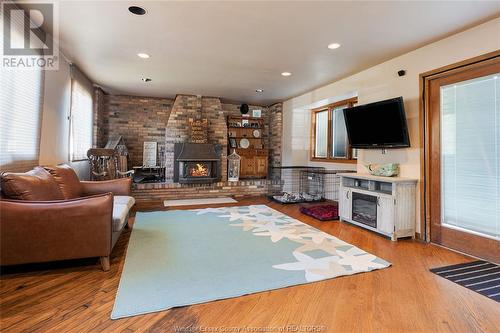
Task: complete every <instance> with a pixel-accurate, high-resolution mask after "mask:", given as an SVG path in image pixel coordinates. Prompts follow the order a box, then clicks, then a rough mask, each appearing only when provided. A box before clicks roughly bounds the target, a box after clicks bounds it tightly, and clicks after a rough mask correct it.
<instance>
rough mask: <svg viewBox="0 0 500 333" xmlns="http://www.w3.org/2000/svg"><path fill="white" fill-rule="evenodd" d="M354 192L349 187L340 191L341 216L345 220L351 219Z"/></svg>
mask: <svg viewBox="0 0 500 333" xmlns="http://www.w3.org/2000/svg"><path fill="white" fill-rule="evenodd" d="M351 202H352V193H351V190H350V189H348V188H342V189H341V191H340V198H339V205H340V218H341V219H343V220H350V219H351V208H352V204H351Z"/></svg>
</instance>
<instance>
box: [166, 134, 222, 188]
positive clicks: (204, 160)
mask: <svg viewBox="0 0 500 333" xmlns="http://www.w3.org/2000/svg"><path fill="white" fill-rule="evenodd" d="M221 152H222V149H221V147H220V145H213V144H205V143H179V144H177V143H176V144H175V147H174V160H175V165H174V181H175V182H179V183H181V184H203V183H215V182H218V181H219V180H220V178H221V176H220V163H221V162H220V157H221Z"/></svg>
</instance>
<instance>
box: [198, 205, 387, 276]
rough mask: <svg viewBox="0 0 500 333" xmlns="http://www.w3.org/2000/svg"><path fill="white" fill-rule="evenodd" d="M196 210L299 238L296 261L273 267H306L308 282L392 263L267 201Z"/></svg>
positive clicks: (248, 228) (255, 230) (256, 230)
mask: <svg viewBox="0 0 500 333" xmlns="http://www.w3.org/2000/svg"><path fill="white" fill-rule="evenodd" d="M196 212H197V215H203V214H207V213H215V214H217V216H218V217H220V218H227V219H229V222H230V224H229V225H230V226H232V227H240V228H242V230H243V231H245V232H252V234H253V235H254V236H258V237H269V239H270V241H271V242H273V243H276V242H279V241H281V240H283V239H288V240H290V241H293V242H296V243H297V248H296V249H295V250H294V251H293V256H294V257H295V259H296V261H294V262H288V263H276V264H275V265H273V268H275V269H281V270H290V271H304V276H305V279H306V281H307V282H313V281H319V280H324V279H330V278H333V277H337V276H340V275H350V274H355V273H359V272H367V271H372V270H375V269H380V268H385V267H388V266H390V265H391V264H390V263H389V262H387V261H385V260H383V259H380V258H378V257H376V256H374V255H373V254H370V253H367V252H365V251H363V250H361V249H359V248H357V247H355V246H354V245H351V244H349V243H346V242H344V241H342V240H340V239H338V238H336V237H334V236H332V235H330V234H327V233H325V232H323V231H320V230H318V229H316V228H314V227H311V226H309V225H307V224H305V223H302V222H300V221H298V220H296V219H293V218H291V217H290V216H287V215H285V214H282V213H280V212H278V211H276V210H274V209H272V208H270V207H268V206H265V205H253V206H245V207H241V206H238V207H222V208H205V209H198V210H196ZM310 253H314V254H315V256H312V255H311V254H310ZM318 253H319V255H318Z"/></svg>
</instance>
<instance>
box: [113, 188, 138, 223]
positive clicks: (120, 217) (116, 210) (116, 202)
mask: <svg viewBox="0 0 500 333" xmlns="http://www.w3.org/2000/svg"><path fill="white" fill-rule="evenodd" d="M134 204H135V199H134V198H133V197H129V196H125V195H117V196H114V197H113V232H117V231H120V230H122V229H123V227H124V226H125V223H126V222H127V215H128V212H129V211H130V208H132V206H133V205H134Z"/></svg>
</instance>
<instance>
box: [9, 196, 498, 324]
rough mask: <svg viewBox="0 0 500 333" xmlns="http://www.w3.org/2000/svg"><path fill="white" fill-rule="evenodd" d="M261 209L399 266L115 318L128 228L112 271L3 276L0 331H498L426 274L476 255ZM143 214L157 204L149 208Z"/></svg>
mask: <svg viewBox="0 0 500 333" xmlns="http://www.w3.org/2000/svg"><path fill="white" fill-rule="evenodd" d="M263 203H264V204H268V205H269V206H271V207H272V208H275V209H277V210H280V211H282V212H283V213H285V214H288V215H290V216H293V217H295V218H298V219H300V220H301V221H303V222H305V223H308V224H310V225H312V226H314V227H316V228H319V229H321V230H323V231H325V232H327V233H329V234H332V235H334V236H336V237H338V238H340V239H342V240H344V241H346V242H349V243H351V244H354V245H356V246H358V247H360V248H362V249H364V250H366V251H368V252H370V253H373V254H375V255H377V256H379V257H381V258H384V259H386V260H388V261H390V262H392V264H393V266H391V267H390V268H388V269H383V270H377V271H374V272H369V273H363V274H357V275H353V276H344V277H339V278H336V279H331V280H327V281H321V282H317V283H311V284H307V285H302V286H295V287H290V288H284V289H279V290H274V291H269V292H262V293H258V294H252V295H248V296H243V297H238V298H233V299H228V300H221V301H216V302H210V303H206V304H200V305H194V306H188V307H183V308H176V309H172V310H168V311H162V312H158V313H152V314H147V315H142V316H136V317H131V318H125V319H120V320H111V319H110V318H109V316H110V313H111V309H112V307H113V302H114V298H115V294H116V290H117V287H118V282H119V279H120V273H121V271H122V268H123V264H124V259H125V251H126V247H127V243H128V239H129V236H130V231H126V232H125V233H124V234H123V235H122V236H121V238H120V240H119V242H118V244H117V246H116V247H115V249H114V251H113V255H112V258H111V270H110V271H109V272H103V271H102V270H101V269H100V266H99V263H98V259H85V260H77V261H69V262H62V263H51V264H40V265H29V266H23V267H14V268H12V267H8V268H4V269H3V270H2V276H1V279H0V298H1V301H0V310H1V313H0V317H1V320H0V330H1V331H2V332H176V331H177V332H179V331H180V330H179V328H188V327H190V332H201V331H202V329H204V330H205V331H208V330H210V329H212V332H214V331H217V330H218V331H219V332H221V331H223V330H224V329H226V331H231V330H229V327H236V328H240V329H245V331H244V332H247V331H251V329H252V328H256V329H261V330H262V329H267V332H278V331H279V330H280V329H281V328H283V327H285V328H286V327H287V325H290V326H288V327H289V328H288V331H289V332H293V331H294V330H295V329H302V330H303V331H304V330H306V329H313V328H315V329H317V330H318V331H321V332H332V333H333V332H342V333H343V332H500V305H499V304H498V303H496V302H495V301H493V300H490V299H488V298H486V297H483V296H481V295H479V294H477V293H474V292H473V291H470V290H468V289H466V288H463V287H460V286H459V285H457V284H454V283H452V282H450V281H447V280H445V279H443V278H440V277H439V276H437V275H435V274H432V273H431V272H429V268H433V267H439V266H444V265H450V264H457V263H461V262H467V261H470V260H472V259H471V258H468V257H466V256H464V255H461V254H458V253H455V252H452V251H449V250H446V249H444V248H440V247H437V246H434V245H430V244H425V243H421V242H418V241H414V240H401V241H399V242H397V243H394V242H391V241H390V240H388V239H386V238H383V237H381V236H379V235H376V234H374V233H371V232H369V231H366V230H363V229H361V228H358V227H355V226H352V225H349V224H346V223H341V222H338V221H336V222H319V221H316V220H314V219H312V218H309V217H307V216H305V215H302V214H301V213H300V212H299V211H298V208H299V206H298V205H279V204H276V203H271V202H269V201H268V200H267V199H265V198H248V199H244V200H240V203H239V204H240V205H248V204H263ZM216 206H221V205H216ZM226 206H230V204H228V205H226ZM198 207H199V206H198ZM182 208H183V209H188V208H190V207H182ZM142 209H144V210H151V209H161V207H160V206H156V205H155V204H153V205H151V206H149V207H142ZM293 325H296V326H293ZM232 331H233V332H234V331H236V330H232Z"/></svg>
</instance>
